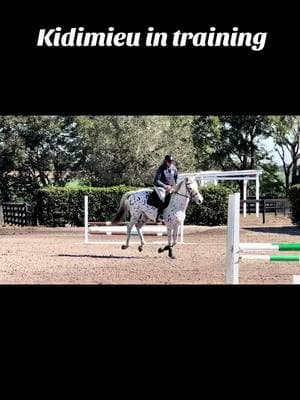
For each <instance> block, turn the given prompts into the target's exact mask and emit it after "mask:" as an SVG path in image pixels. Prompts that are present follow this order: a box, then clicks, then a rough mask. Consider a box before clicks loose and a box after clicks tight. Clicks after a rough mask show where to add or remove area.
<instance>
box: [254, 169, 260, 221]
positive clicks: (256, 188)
mask: <svg viewBox="0 0 300 400" xmlns="http://www.w3.org/2000/svg"><path fill="white" fill-rule="evenodd" d="M255 198H256V200H259V175H256V185H255ZM256 216H257V217H259V202H257V203H256Z"/></svg>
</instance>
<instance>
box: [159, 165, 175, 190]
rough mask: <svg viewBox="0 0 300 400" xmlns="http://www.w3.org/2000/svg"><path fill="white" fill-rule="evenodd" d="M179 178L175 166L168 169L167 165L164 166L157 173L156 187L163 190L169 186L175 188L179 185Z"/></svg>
mask: <svg viewBox="0 0 300 400" xmlns="http://www.w3.org/2000/svg"><path fill="white" fill-rule="evenodd" d="M177 178H178V171H177V168H176V167H175V165H173V164H171V165H170V167H168V166H167V165H166V164H162V165H161V166H160V167H159V168H158V170H157V171H156V175H155V178H154V185H155V186H158V187H163V188H166V186H167V185H171V186H174V185H176V183H177Z"/></svg>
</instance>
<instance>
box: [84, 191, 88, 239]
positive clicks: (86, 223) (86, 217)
mask: <svg viewBox="0 0 300 400" xmlns="http://www.w3.org/2000/svg"><path fill="white" fill-rule="evenodd" d="M84 242H85V243H89V198H88V196H84Z"/></svg>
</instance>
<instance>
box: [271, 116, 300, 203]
mask: <svg viewBox="0 0 300 400" xmlns="http://www.w3.org/2000/svg"><path fill="white" fill-rule="evenodd" d="M273 132H274V134H273V138H274V141H275V144H276V151H277V153H278V155H279V157H280V159H281V161H282V167H283V171H284V176H285V192H286V195H288V192H289V188H290V186H292V185H295V184H296V183H298V182H299V168H298V160H299V158H300V117H296V116H291V115H288V116H276V117H273Z"/></svg>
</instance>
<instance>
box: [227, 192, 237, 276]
mask: <svg viewBox="0 0 300 400" xmlns="http://www.w3.org/2000/svg"><path fill="white" fill-rule="evenodd" d="M239 243H240V194H239V193H235V194H231V195H230V196H229V201H228V220H227V243H226V261H225V262H226V264H225V282H226V283H227V284H238V283H239Z"/></svg>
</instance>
